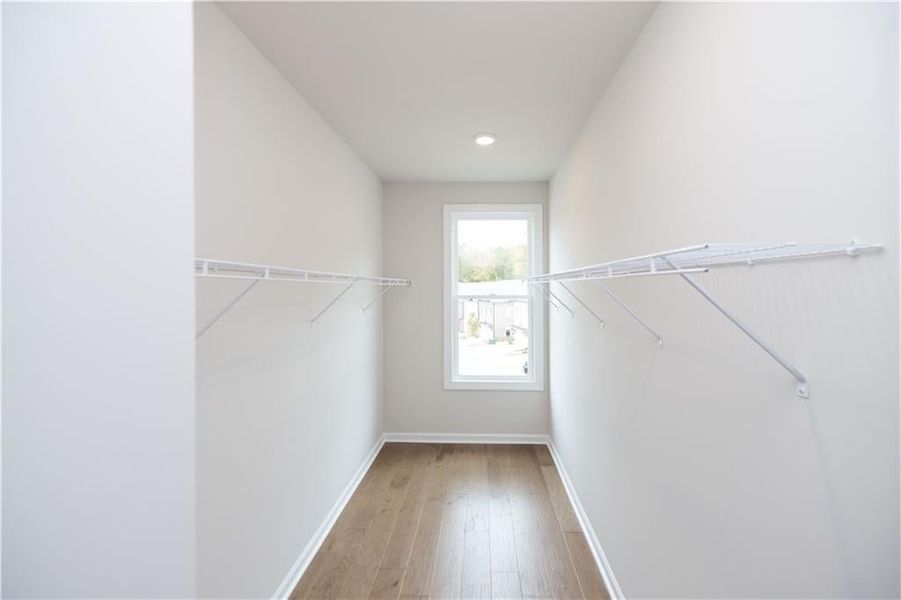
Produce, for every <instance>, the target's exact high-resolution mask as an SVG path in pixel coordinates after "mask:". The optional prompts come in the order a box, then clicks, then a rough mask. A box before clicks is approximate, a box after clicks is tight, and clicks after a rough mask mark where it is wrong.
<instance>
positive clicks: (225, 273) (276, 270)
mask: <svg viewBox="0 0 901 600" xmlns="http://www.w3.org/2000/svg"><path fill="white" fill-rule="evenodd" d="M194 273H195V274H196V275H197V276H198V277H218V278H222V279H248V280H250V279H258V280H265V281H294V282H300V283H351V282H355V283H368V284H372V285H388V286H401V287H407V286H409V285H410V280H409V279H399V278H397V277H372V276H368V275H350V274H348V273H330V272H328V271H311V270H309V269H295V268H291V267H275V266H272V265H256V264H252V263H243V262H234V261H227V260H213V259H209V258H198V259H195V261H194Z"/></svg>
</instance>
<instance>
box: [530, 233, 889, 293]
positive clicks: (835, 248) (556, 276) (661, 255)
mask: <svg viewBox="0 0 901 600" xmlns="http://www.w3.org/2000/svg"><path fill="white" fill-rule="evenodd" d="M881 248H882V246H879V245H874V244H861V243H858V242H850V243H849V242H845V243H796V242H784V243H769V244H765V243H756V244H755V243H708V244H698V245H696V246H687V247H685V248H676V249H674V250H664V251H662V252H656V253H654V254H645V255H643V256H632V257H629V258H621V259H619V260H612V261H609V262H604V263H599V264H595V265H589V266H586V267H579V268H577V269H568V270H566V271H556V272H553V273H545V274H544V275H538V276H536V277H531V278H529V281H530V282H534V283H542V282H547V281H577V280H582V279H612V278H616V277H641V276H648V275H678V274H681V273H702V272H706V271H707V270H708V269H710V268H713V267H725V266H731V265H755V264H760V263H768V262H778V261H789V260H799V259H805V258H816V257H822V256H829V255H836V254H847V255H850V256H856V255H858V254H860V253H862V252H868V251H874V250H880V249H881Z"/></svg>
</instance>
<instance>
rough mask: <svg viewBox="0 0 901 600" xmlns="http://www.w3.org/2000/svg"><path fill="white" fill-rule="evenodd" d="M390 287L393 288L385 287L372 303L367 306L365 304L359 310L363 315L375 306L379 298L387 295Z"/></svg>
mask: <svg viewBox="0 0 901 600" xmlns="http://www.w3.org/2000/svg"><path fill="white" fill-rule="evenodd" d="M392 287H394V286H391V285H386V286H385V288H384V289H383V290H382V291H381V292H380V293H379V295H378V296H376V297H375V298H373V299H372V302H370V303H369V304H367V305H366V306H364V307H363V308H361V309H360V310H362V311H363V314H366V311H367V310H369V309H370V307H372V305H373V304H375V303H376V302H378V301H379V298H381V297H382V296H384V295H385V294H387V293H388V290H390V289H391V288H392Z"/></svg>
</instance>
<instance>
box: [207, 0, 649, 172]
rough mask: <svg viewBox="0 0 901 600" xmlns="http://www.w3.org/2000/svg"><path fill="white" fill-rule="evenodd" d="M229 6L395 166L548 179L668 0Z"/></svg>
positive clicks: (323, 104) (381, 163)
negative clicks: (657, 5) (482, 135)
mask: <svg viewBox="0 0 901 600" xmlns="http://www.w3.org/2000/svg"><path fill="white" fill-rule="evenodd" d="M220 6H222V8H223V10H224V11H225V12H226V13H227V14H228V15H229V16H230V17H231V18H232V20H234V22H235V23H236V24H237V25H238V26H239V27H240V28H241V29H242V30H243V31H244V32H245V34H247V36H248V37H249V38H250V39H251V40H253V42H254V43H255V44H256V45H257V46H258V47H259V48H260V50H262V52H263V53H264V54H265V55H266V56H267V57H268V58H269V60H270V61H272V63H273V64H274V65H275V66H276V67H277V68H278V69H279V70H280V71H281V72H282V73H283V74H284V75H285V77H287V79H288V80H289V81H291V83H292V84H293V85H294V86H295V87H296V88H297V90H298V91H299V92H300V93H301V95H303V97H304V98H306V100H307V101H308V102H309V103H310V104H311V105H312V106H313V108H315V109H316V110H317V111H318V112H319V113H320V114H321V115H322V116H323V117H324V118H325V120H326V121H328V123H329V124H330V125H331V126H332V127H333V128H334V129H335V130H336V131H337V132H338V133H339V134H340V135H341V137H343V138H344V139H345V140H346V141H347V142H348V144H350V146H351V147H353V148H354V149H355V150H356V151H357V152H358V153H359V154H360V156H362V157H363V159H364V160H365V161H366V162H368V163H369V165H370V166H371V167H372V168H373V170H375V172H376V173H377V174H378V175H379V176H380V177H381V178H382V179H385V180H429V181H543V180H546V179H548V178H549V177H550V176H551V175H552V174H553V172H554V169H555V168H556V166H557V164H558V163H559V162H560V161H561V160H562V158H563V157H564V154H565V152H566V151H567V149H568V148H569V145H570V144H571V143H572V141H573V139H574V138H575V136H576V134H577V133H578V131H579V129H580V127H581V126H582V124H583V123H584V122H585V119H586V118H587V117H588V115H589V113H590V112H591V109H592V108H593V107H594V105H595V104H596V103H597V101H598V98H600V96H601V94H602V92H603V90H604V89H605V87H606V85H607V83H608V81H609V80H610V78H611V77H612V76H613V74H614V73H615V71H616V69H617V67H618V66H619V64H620V62H621V61H622V59H623V57H624V56H625V55H626V53H627V52H628V50H629V48H630V47H631V45H632V42H633V41H634V39H635V37H636V36H637V35H638V33H639V31H640V30H641V28H642V26H643V25H644V23H645V21H646V20H647V18H648V16H649V15H650V13H651V11H652V10H653V6H654V5H653V4H652V3H645V2H582V3H557V2H547V3H532V2H521V3H520V2H505V3H470V2H458V3H431V2H405V3H382V2H362V3H342V2H338V3H335V2H226V3H222V4H220ZM483 131H489V132H494V133H496V134H497V135H498V137H499V141H498V143H497V144H495V145H494V146H492V147H489V148H482V147H478V146H476V145H475V144H474V143H473V141H472V136H473V135H474V134H475V133H477V132H483Z"/></svg>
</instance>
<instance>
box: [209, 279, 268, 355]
mask: <svg viewBox="0 0 901 600" xmlns="http://www.w3.org/2000/svg"><path fill="white" fill-rule="evenodd" d="M260 281H262V280H261V279H254V280H253V281H251V282H250V285H248V286H247V287H245V288H244V289H243V290H242V291H241V293H240V294H238V295H237V296H235V299H234V300H232V301H231V302H229V303H228V304H226V305H225V308H223V309H222V310H220V311H219V312H218V313H217V314H216V316H215V317H213V319H212V320H211V321H210V322H209V323H207V324H206V325H204V326H203V329H201V330H200V331H198V332H197V334H196V335H195V336H194V340H195V341H196V340H199V339H200V336H202V335H203V334H204V333H206V332H207V331H208V330H209V329H210V327H212V326H213V325H215V324H216V322H217V321H218V320H219V319H221V318H222V317H224V316H225V313H227V312H228V311H230V310H231V309H232V308H234V306H235V304H237V303H238V302H240V301H241V298H243V297H244V296H246V295H247V292H249V291H250V290H252V289H253V287H254V286H255V285H256V284H258V283H259V282H260Z"/></svg>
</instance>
